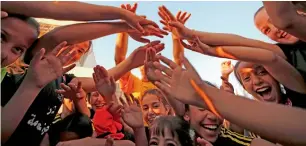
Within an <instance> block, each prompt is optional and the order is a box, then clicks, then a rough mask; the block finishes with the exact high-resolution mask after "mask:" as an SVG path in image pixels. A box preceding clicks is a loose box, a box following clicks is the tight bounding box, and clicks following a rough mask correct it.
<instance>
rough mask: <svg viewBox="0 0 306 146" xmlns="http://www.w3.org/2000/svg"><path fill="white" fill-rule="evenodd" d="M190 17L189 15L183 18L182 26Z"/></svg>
mask: <svg viewBox="0 0 306 146" xmlns="http://www.w3.org/2000/svg"><path fill="white" fill-rule="evenodd" d="M190 16H191V14H190V13H189V14H188V15H187V17H185V18H184V19H183V24H185V23H186V21H187V20H188V19H189V18H190Z"/></svg>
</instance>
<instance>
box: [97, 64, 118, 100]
mask: <svg viewBox="0 0 306 146" xmlns="http://www.w3.org/2000/svg"><path fill="white" fill-rule="evenodd" d="M92 76H93V79H94V82H95V84H96V89H97V90H98V92H99V93H100V94H101V95H102V96H103V97H104V99H105V101H106V103H107V104H109V103H111V102H112V101H115V100H114V99H113V96H114V95H115V92H116V82H115V80H114V78H113V77H110V76H109V75H108V72H107V70H106V69H105V68H104V67H102V66H99V65H97V66H96V67H94V73H93V74H92Z"/></svg>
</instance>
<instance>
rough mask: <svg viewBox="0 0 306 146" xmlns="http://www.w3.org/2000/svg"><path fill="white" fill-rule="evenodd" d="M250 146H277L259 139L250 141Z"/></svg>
mask: <svg viewBox="0 0 306 146" xmlns="http://www.w3.org/2000/svg"><path fill="white" fill-rule="evenodd" d="M250 146H277V145H276V144H274V143H271V142H269V141H266V140H264V139H261V138H255V139H253V140H252V142H251V145H250Z"/></svg>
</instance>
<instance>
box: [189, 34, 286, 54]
mask: <svg viewBox="0 0 306 146" xmlns="http://www.w3.org/2000/svg"><path fill="white" fill-rule="evenodd" d="M194 34H195V35H196V36H198V37H199V39H200V40H201V41H202V42H203V43H205V44H207V45H210V46H246V47H255V48H263V49H266V50H270V51H273V52H275V53H277V54H278V55H280V56H281V57H284V58H286V56H285V54H284V53H283V51H282V50H281V49H280V48H279V47H278V46H276V45H273V44H269V43H265V42H262V41H259V40H254V39H249V38H245V37H242V36H239V35H235V34H226V33H209V32H201V31H194Z"/></svg>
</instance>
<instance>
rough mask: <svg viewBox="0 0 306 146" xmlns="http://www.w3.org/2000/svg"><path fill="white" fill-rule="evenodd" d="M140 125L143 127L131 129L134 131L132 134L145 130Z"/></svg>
mask: <svg viewBox="0 0 306 146" xmlns="http://www.w3.org/2000/svg"><path fill="white" fill-rule="evenodd" d="M142 125H143V126H141V127H132V129H133V131H134V132H138V131H143V130H145V126H144V124H142Z"/></svg>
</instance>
